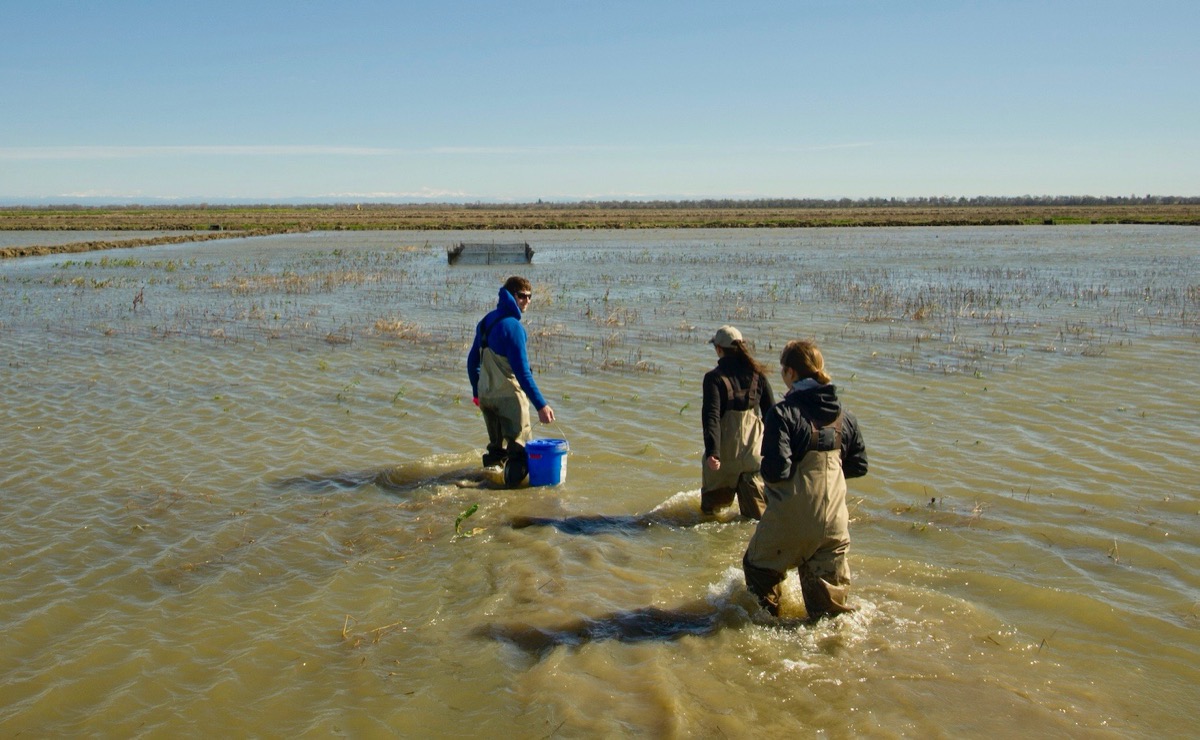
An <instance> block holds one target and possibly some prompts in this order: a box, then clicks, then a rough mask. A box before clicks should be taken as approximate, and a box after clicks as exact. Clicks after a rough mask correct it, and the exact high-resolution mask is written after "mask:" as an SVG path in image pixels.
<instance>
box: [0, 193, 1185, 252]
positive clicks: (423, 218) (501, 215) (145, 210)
mask: <svg viewBox="0 0 1200 740" xmlns="http://www.w3.org/2000/svg"><path fill="white" fill-rule="evenodd" d="M1115 223H1126V224H1186V225H1200V204H1193V203H1180V204H1137V205H1050V204H1047V205H997V206H924V205H921V206H914V205H896V206H880V207H875V206H871V207H867V206H848V207H760V206H751V205H746V206H744V207H743V206H737V205H734V206H729V207H725V206H721V207H703V208H702V207H686V206H684V207H680V206H670V205H661V204H612V203H574V204H541V203H538V204H522V205H379V204H371V205H314V206H162V207H144V206H128V207H97V208H88V207H62V208H49V207H39V208H20V207H13V208H0V230H8V231H40V230H55V231H110V230H118V231H126V230H129V231H195V232H197V233H196V235H195V236H179V235H175V236H163V237H155V238H149V239H133V240H123V241H119V242H95V241H92V242H75V243H71V244H64V245H58V246H53V247H50V246H26V247H10V248H7V249H0V257H20V256H28V255H33V254H49V253H60V252H62V253H69V252H85V251H93V250H98V249H106V248H111V247H129V246H139V245H145V244H162V243H166V242H183V241H200V240H207V239H221V238H230V237H243V236H247V235H260V234H277V233H283V232H301V231H345V230H362V231H386V230H464V229H465V230H506V229H649V228H783V227H818V226H979V225H1022V224H1115Z"/></svg>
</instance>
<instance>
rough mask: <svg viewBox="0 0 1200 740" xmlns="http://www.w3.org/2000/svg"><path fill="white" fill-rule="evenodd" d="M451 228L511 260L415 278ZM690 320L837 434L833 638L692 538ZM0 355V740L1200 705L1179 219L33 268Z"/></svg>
mask: <svg viewBox="0 0 1200 740" xmlns="http://www.w3.org/2000/svg"><path fill="white" fill-rule="evenodd" d="M4 236H5V238H6V239H8V240H10V241H9V243H11V244H22V243H45V242H44V241H41V236H42V235H40V234H28V233H11V234H7V235H4ZM88 238H92V237H90V236H89V237H88ZM23 239H27V240H30V241H26V242H22V241H21V240H23ZM74 240H75V239H72V241H74ZM491 240H495V241H501V242H510V241H519V240H527V241H529V242H530V244H531V245H532V246H533V248H534V249H535V250H536V255H535V257H534V261H533V264H532V265H528V266H521V267H519V268H505V267H471V266H457V267H451V266H449V265H448V264H447V260H446V255H445V250H446V248H447V247H448V246H450V245H451V244H453V243H455V242H457V241H473V242H479V241H491ZM513 272H516V273H520V274H524V275H526V276H528V277H529V278H530V279H531V280H532V281H533V283H534V298H533V302H532V305H531V307H530V310H529V313H528V314H527V315H526V317H525V324H526V326H527V329H528V331H529V334H530V351H531V358H532V360H533V363H534V365H535V372H536V373H537V376H538V380H539V383H540V385H541V388H542V390H543V391H544V392H545V394H546V396H547V397H548V399H549V400H550V402H551V404H552V405H553V406H554V409H555V411H556V412H557V414H558V417H559V420H558V422H557V423H556V424H554V425H551V426H550V427H539V428H538V429H537V430H536V432H537V435H538V436H542V437H557V438H565V439H567V440H568V442H569V443H570V455H569V461H570V462H569V466H568V475H567V479H566V481H565V482H564V483H562V484H561V485H559V486H556V487H553V488H525V489H520V490H512V491H505V490H492V489H489V488H487V487H486V481H481V480H480V476H479V474H478V473H479V471H478V463H479V454H480V453H481V451H482V447H483V445H484V442H485V441H486V435H485V432H484V428H483V423H482V420H481V418H480V417H479V415H478V411H477V410H476V408H475V407H474V406H473V405H472V404H471V398H470V386H469V384H468V383H467V380H466V374H465V367H464V366H465V357H466V353H467V349H468V345H469V342H470V339H471V335H472V331H473V328H474V324H475V322H476V321H477V320H478V319H479V317H480V316H482V314H483V313H484V312H485V311H487V310H488V309H489V308H491V307H492V306H493V305H494V304H495V298H496V291H497V289H498V288H499V286H500V284H501V283H502V282H503V280H504V278H505V277H507V276H508V275H509V274H510V273H513ZM725 323H733V324H735V325H737V326H738V327H739V328H740V329H741V330H742V331H743V333H744V334H745V335H746V337H747V339H749V340H751V341H752V342H754V343H755V346H756V353H757V355H758V356H759V358H760V359H762V360H764V362H765V363H766V364H768V366H769V367H772V368H774V367H776V364H777V363H776V361H777V358H778V352H779V349H780V348H781V347H782V345H783V343H785V342H786V341H787V340H789V339H793V338H798V337H814V338H816V339H817V340H818V342H819V343H820V345H821V346H822V348H823V350H824V352H825V356H826V361H827V363H828V366H829V369H830V371H831V374H832V375H833V378H834V382H835V383H836V384H837V385H838V386H839V389H840V392H841V394H842V397H843V399H844V400H845V402H846V403H847V406H848V407H849V408H850V409H852V410H853V411H854V412H855V413H856V414H857V416H858V417H859V420H860V423H861V425H862V428H863V432H864V436H865V438H866V442H867V446H868V451H869V455H870V461H871V472H870V474H869V475H868V476H866V477H865V478H861V479H855V480H853V481H851V482H850V485H849V489H850V499H851V535H852V537H853V541H854V544H853V548H852V551H851V565H852V568H853V570H854V583H853V590H852V595H851V603H852V604H854V605H856V606H857V607H859V609H858V612H857V613H855V614H853V615H851V616H848V617H843V618H840V619H838V620H836V621H824V622H820V623H818V624H816V625H809V624H807V623H805V622H803V621H802V620H801V619H800V617H801V616H802V606H801V603H800V598H799V585H798V583H797V582H796V581H795V576H794V574H793V575H792V576H791V577H790V579H789V581H788V582H787V586H788V589H789V590H788V591H787V593H786V594H785V596H786V597H787V598H788V602H787V603H785V615H784V617H785V618H783V619H780V620H775V619H772V618H770V617H768V616H766V615H764V614H762V613H760V612H758V611H757V609H756V608H755V604H754V601H753V599H752V598H750V597H749V596H748V594H747V593H746V591H745V588H744V585H743V583H742V576H741V571H740V559H741V554H742V552H743V549H744V547H745V544H746V542H747V540H748V539H749V537H750V535H751V533H752V531H753V524H752V523H750V522H747V521H742V520H739V519H737V518H736V517H735V516H734V514H733V512H732V511H727V512H725V514H724V515H723V516H721V517H719V518H718V519H716V520H713V519H711V518H703V517H701V516H700V513H699V485H700V455H701V452H702V443H701V437H700V422H699V412H700V379H701V376H702V375H703V373H704V372H705V371H706V370H708V369H710V368H711V367H712V365H713V364H714V360H715V356H714V354H713V351H712V348H711V347H710V346H709V345H707V344H705V341H706V340H707V339H708V337H709V336H711V334H712V332H713V331H714V330H715V328H716V327H717V326H720V325H721V324H725ZM0 356H2V357H3V363H2V364H0V372H3V381H4V382H3V385H2V390H0V394H2V395H0V428H2V429H3V444H4V451H5V455H4V459H3V462H2V463H0V561H2V562H3V568H4V572H5V578H4V579H3V580H2V581H0V629H2V630H3V633H4V635H5V638H4V640H5V647H4V650H3V651H0V673H2V675H3V676H4V681H3V682H2V684H0V734H3V735H5V736H9V737H11V736H18V735H20V736H33V737H47V736H58V735H108V736H141V735H149V736H178V735H184V736H196V735H199V734H204V735H233V736H245V735H280V736H285V735H286V736H295V735H300V734H305V733H307V734H311V735H314V736H330V735H339V734H341V735H350V736H360V737H361V736H393V735H401V736H403V735H414V736H415V735H421V736H443V737H465V736H476V735H480V734H484V733H488V734H493V733H505V734H508V735H511V736H514V737H549V736H556V737H593V736H609V737H612V736H620V735H628V734H635V733H636V734H648V735H651V736H655V737H747V736H751V735H758V736H766V737H782V736H792V735H799V736H811V735H814V734H822V735H825V736H830V737H849V736H857V735H868V736H884V737H911V736H932V737H956V736H963V735H971V736H985V735H1000V734H1003V735H1005V736H1018V735H1020V736H1037V737H1080V736H1088V737H1146V736H1150V735H1156V736H1157V735H1161V736H1167V737H1171V736H1176V737H1178V736H1186V735H1191V734H1194V732H1195V730H1194V725H1195V721H1196V717H1197V716H1200V690H1198V689H1197V688H1196V687H1197V686H1198V685H1200V668H1197V666H1198V665H1200V484H1197V483H1196V481H1197V480H1200V456H1198V455H1197V454H1196V441H1197V439H1198V438H1200V423H1198V421H1197V419H1198V417H1197V413H1196V409H1197V402H1196V398H1197V395H1198V393H1200V381H1198V380H1197V375H1196V368H1197V367H1198V366H1200V230H1198V229H1197V228H1195V227H1170V226H1081V227H1071V226H1045V227H1040V226H1027V227H959V228H903V229H899V228H898V229H871V228H862V229H795V230H790V229H772V230H766V229H763V230H757V229H747V230H686V231H684V230H644V231H636V232H628V231H573V232H538V231H529V232H516V233H513V232H503V233H500V232H438V233H433V234H431V233H429V232H357V233H334V232H318V233H309V234H303V235H281V236H273V237H260V238H254V239H229V240H223V241H216V242H209V243H204V244H194V245H187V244H183V245H169V246H153V247H141V248H136V249H115V250H108V251H104V252H102V253H87V254H72V255H62V256H47V257H29V258H23V259H14V260H6V261H2V262H0ZM778 385H779V383H778V382H776V387H777V391H778V390H779V388H778ZM476 506H477V508H476V509H475V512H474V513H473V514H472V515H470V516H467V517H464V515H465V514H466V513H467V512H468V511H470V510H471V508H472V507H476ZM199 728H203V730H200V729H199Z"/></svg>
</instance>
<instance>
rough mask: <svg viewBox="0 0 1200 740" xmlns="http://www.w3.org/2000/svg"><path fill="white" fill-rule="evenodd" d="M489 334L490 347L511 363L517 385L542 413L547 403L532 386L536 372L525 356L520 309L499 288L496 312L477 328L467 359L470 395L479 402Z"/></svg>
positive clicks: (491, 313)
mask: <svg viewBox="0 0 1200 740" xmlns="http://www.w3.org/2000/svg"><path fill="white" fill-rule="evenodd" d="M485 330H486V331H487V346H488V349H490V350H492V351H493V352H495V353H496V354H498V355H501V356H502V357H505V358H507V359H508V364H509V365H511V366H512V369H513V374H514V375H515V376H516V377H517V384H518V385H520V386H521V390H523V391H525V395H527V396H529V400H530V401H532V402H533V407H534V408H536V409H537V410H538V411H541V410H542V409H543V408H545V406H546V399H545V398H544V397H543V396H542V392H541V391H539V390H538V387H537V383H535V382H533V371H532V370H531V369H530V368H529V356H528V355H527V354H526V352H525V327H524V326H521V307H520V306H518V305H517V299H516V298H514V297H513V294H512V293H509V292H508V290H506V289H505V288H500V297H499V300H498V301H497V302H496V308H495V310H493V311H490V312H489V313H488V315H487V316H484V317H483V320H482V321H480V322H479V324H478V325H477V326H476V327H475V342H474V344H472V345H471V352H470V353H469V354H468V355H467V377H468V378H470V379H471V395H472V396H474V397H475V398H479V366H480V363H481V357H480V352H481V351H482V347H483V342H482V332H483V331H485Z"/></svg>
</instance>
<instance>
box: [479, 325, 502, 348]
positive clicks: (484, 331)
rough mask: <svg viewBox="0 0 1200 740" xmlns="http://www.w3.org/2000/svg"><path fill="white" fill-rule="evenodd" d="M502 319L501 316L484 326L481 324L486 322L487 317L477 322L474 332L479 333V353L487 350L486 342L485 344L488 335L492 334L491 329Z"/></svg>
mask: <svg viewBox="0 0 1200 740" xmlns="http://www.w3.org/2000/svg"><path fill="white" fill-rule="evenodd" d="M503 318H504V317H503V316H498V317H497V318H496V320H495V321H493V322H492V323H490V324H488V325H486V326H484V323H483V322H485V321H487V316H484V317H483V318H482V319H480V320H479V323H478V324H476V325H475V331H477V332H479V351H480V352H482V351H483V350H485V349H487V348H488V342H487V339H488V334H491V333H492V327H494V326H495V325H496V324H498V323H500V321H501V320H502V319H503Z"/></svg>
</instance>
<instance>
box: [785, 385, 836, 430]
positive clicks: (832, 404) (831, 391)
mask: <svg viewBox="0 0 1200 740" xmlns="http://www.w3.org/2000/svg"><path fill="white" fill-rule="evenodd" d="M787 402H788V403H789V404H792V405H795V406H796V407H798V408H799V409H800V413H802V414H803V415H804V416H805V417H807V418H809V419H811V420H813V421H815V422H817V424H820V425H821V426H824V425H826V424H829V423H830V422H832V421H833V420H834V419H836V418H837V415H838V414H840V413H841V412H842V402H841V401H840V400H838V397H837V387H836V386H834V385H833V384H832V383H829V384H828V385H811V386H807V387H802V388H793V389H792V390H791V391H789V392H788V394H787Z"/></svg>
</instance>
